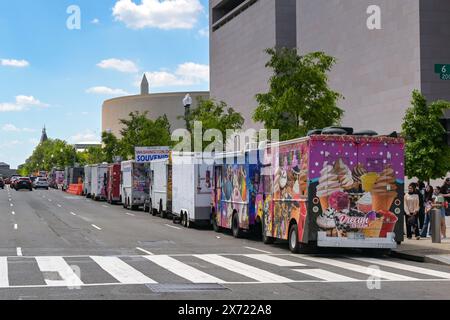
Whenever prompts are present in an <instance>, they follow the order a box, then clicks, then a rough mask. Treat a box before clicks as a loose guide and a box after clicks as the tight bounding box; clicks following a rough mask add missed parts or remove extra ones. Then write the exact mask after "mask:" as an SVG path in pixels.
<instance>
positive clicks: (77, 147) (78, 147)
mask: <svg viewBox="0 0 450 320" xmlns="http://www.w3.org/2000/svg"><path fill="white" fill-rule="evenodd" d="M101 146H102V144H101V143H94V142H92V143H91V142H88V143H75V144H74V145H73V147H74V148H75V150H76V151H77V152H82V151H85V150H86V149H89V148H91V147H101Z"/></svg>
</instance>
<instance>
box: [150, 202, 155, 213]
mask: <svg viewBox="0 0 450 320" xmlns="http://www.w3.org/2000/svg"><path fill="white" fill-rule="evenodd" d="M150 211H151V212H152V216H156V210H155V209H153V203H152V200H150Z"/></svg>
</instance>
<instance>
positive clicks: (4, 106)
mask: <svg viewBox="0 0 450 320" xmlns="http://www.w3.org/2000/svg"><path fill="white" fill-rule="evenodd" d="M29 107H41V108H45V107H48V104H45V103H42V102H41V101H39V100H38V99H36V98H35V97H33V96H25V95H19V96H16V102H4V103H2V102H0V112H11V111H23V110H28V109H29Z"/></svg>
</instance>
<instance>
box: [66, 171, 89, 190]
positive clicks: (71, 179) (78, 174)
mask: <svg viewBox="0 0 450 320" xmlns="http://www.w3.org/2000/svg"><path fill="white" fill-rule="evenodd" d="M83 179H84V168H83V167H66V168H65V170H64V183H63V190H67V189H69V186H70V185H71V184H82V183H83Z"/></svg>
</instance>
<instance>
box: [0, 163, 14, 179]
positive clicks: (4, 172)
mask: <svg viewBox="0 0 450 320" xmlns="http://www.w3.org/2000/svg"><path fill="white" fill-rule="evenodd" d="M13 174H17V170H14V169H11V167H10V165H9V164H7V163H4V162H0V177H3V178H7V177H11V176H12V175H13Z"/></svg>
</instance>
